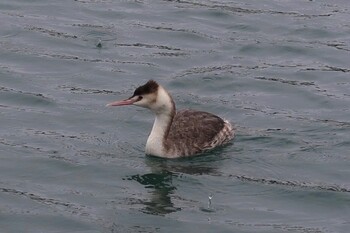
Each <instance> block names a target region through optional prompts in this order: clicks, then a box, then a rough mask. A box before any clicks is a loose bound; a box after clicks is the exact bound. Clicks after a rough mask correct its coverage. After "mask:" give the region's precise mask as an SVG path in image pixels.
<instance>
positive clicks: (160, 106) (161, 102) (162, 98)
mask: <svg viewBox="0 0 350 233" xmlns="http://www.w3.org/2000/svg"><path fill="white" fill-rule="evenodd" d="M151 110H152V111H153V112H154V113H155V114H156V119H155V120H154V123H153V128H152V131H151V133H150V135H149V137H148V139H147V143H146V154H151V155H155V156H160V157H164V156H165V153H166V151H165V148H164V142H165V140H166V137H167V133H168V130H169V127H170V124H171V122H172V118H173V116H174V113H175V106H174V103H173V101H172V99H171V97H170V96H169V94H168V93H167V92H166V91H165V90H164V89H163V88H162V87H160V88H159V89H158V93H157V101H156V104H155V106H154V108H153V109H151Z"/></svg>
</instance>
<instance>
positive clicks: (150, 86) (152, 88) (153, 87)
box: [133, 80, 159, 96]
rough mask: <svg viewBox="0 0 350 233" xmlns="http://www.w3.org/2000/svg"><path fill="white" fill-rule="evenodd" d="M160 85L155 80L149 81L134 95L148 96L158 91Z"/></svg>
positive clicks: (137, 89)
mask: <svg viewBox="0 0 350 233" xmlns="http://www.w3.org/2000/svg"><path fill="white" fill-rule="evenodd" d="M158 86H159V85H158V83H157V82H156V81H154V80H149V81H148V82H147V83H146V84H145V85H142V86H139V87H138V88H136V90H135V92H134V95H133V96H136V95H146V94H150V93H153V92H156V91H157V90H158Z"/></svg>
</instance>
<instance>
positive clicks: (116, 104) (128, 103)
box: [106, 98, 137, 107]
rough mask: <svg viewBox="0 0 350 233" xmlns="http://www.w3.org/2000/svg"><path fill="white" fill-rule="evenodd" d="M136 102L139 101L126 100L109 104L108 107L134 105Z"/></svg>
mask: <svg viewBox="0 0 350 233" xmlns="http://www.w3.org/2000/svg"><path fill="white" fill-rule="evenodd" d="M136 101H137V99H136V98H129V99H126V100H119V101H115V102H112V103H109V104H107V105H106V107H111V106H123V105H132V104H133V103H135V102H136Z"/></svg>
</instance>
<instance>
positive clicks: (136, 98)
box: [106, 80, 235, 159]
mask: <svg viewBox="0 0 350 233" xmlns="http://www.w3.org/2000/svg"><path fill="white" fill-rule="evenodd" d="M126 105H134V106H139V107H143V108H147V109H150V110H151V111H152V112H153V113H154V114H155V120H154V123H153V127H152V130H151V133H150V134H149V136H148V139H147V142H146V148H145V152H146V155H151V156H156V157H162V158H169V159H172V158H181V157H189V156H195V155H200V154H203V152H206V151H208V150H211V149H213V148H216V147H218V146H221V145H224V144H227V143H229V142H230V141H231V140H232V139H233V138H234V136H235V130H234V127H233V126H232V125H231V123H230V122H229V121H227V120H225V119H222V118H220V117H219V116H216V115H214V114H212V113H208V112H204V111H196V110H191V109H185V110H181V111H176V107H175V103H174V100H173V98H172V97H171V95H170V94H169V93H168V91H167V90H165V88H164V87H162V86H161V85H159V84H158V82H156V81H154V80H149V81H148V82H147V83H146V84H144V85H142V86H139V87H137V88H136V89H135V91H134V94H133V95H132V96H131V97H130V98H127V99H124V100H120V101H114V102H111V103H109V104H107V105H106V106H107V107H111V106H126Z"/></svg>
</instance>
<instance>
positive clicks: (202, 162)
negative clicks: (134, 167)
mask: <svg viewBox="0 0 350 233" xmlns="http://www.w3.org/2000/svg"><path fill="white" fill-rule="evenodd" d="M210 157H211V158H210ZM211 159H213V157H212V156H205V158H204V157H201V158H199V157H197V158H191V159H176V160H167V159H161V158H156V157H152V156H146V157H145V162H146V164H147V165H148V166H149V167H150V168H151V173H147V174H143V175H141V174H136V175H132V176H128V177H127V179H128V180H134V181H137V182H138V183H140V184H142V185H143V186H144V187H145V188H146V189H149V193H150V194H151V197H150V199H149V200H148V201H142V204H143V205H144V208H143V209H142V211H143V212H145V213H148V214H153V215H166V214H169V213H172V212H176V211H179V210H181V208H180V207H176V206H175V205H174V203H173V201H172V197H174V196H175V195H176V186H175V185H174V184H173V179H176V178H178V177H181V176H182V174H190V175H202V174H215V173H216V170H215V167H213V166H208V165H209V164H211V165H212V163H210V161H209V160H211Z"/></svg>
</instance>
